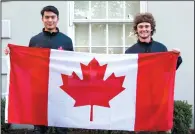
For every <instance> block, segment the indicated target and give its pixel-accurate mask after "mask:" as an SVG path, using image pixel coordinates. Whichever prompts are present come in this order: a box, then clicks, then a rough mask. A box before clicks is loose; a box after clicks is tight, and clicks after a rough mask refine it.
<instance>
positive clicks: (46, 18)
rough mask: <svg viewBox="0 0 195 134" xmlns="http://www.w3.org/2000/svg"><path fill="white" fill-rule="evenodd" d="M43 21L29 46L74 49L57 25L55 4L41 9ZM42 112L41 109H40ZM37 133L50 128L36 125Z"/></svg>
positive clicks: (62, 133)
mask: <svg viewBox="0 0 195 134" xmlns="http://www.w3.org/2000/svg"><path fill="white" fill-rule="evenodd" d="M41 15H42V22H43V24H44V28H43V29H42V32H40V33H38V34H37V35H35V36H33V37H32V38H31V39H30V42H29V47H39V48H50V49H59V50H67V51H73V44H72V40H71V38H69V37H68V36H67V35H65V34H63V33H61V32H60V31H59V28H58V27H57V23H58V21H59V11H58V9H57V8H56V7H54V6H46V7H44V8H43V9H42V10H41ZM9 52H10V50H9V48H8V47H7V48H6V49H5V54H6V55H7V54H9ZM40 112H41V111H40ZM34 128H35V133H36V134H45V133H46V132H47V130H48V127H47V126H39V125H35V126H34ZM55 130H56V133H57V134H66V133H67V129H66V128H60V127H56V128H55Z"/></svg>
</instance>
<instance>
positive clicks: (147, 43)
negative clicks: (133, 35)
mask: <svg viewBox="0 0 195 134" xmlns="http://www.w3.org/2000/svg"><path fill="white" fill-rule="evenodd" d="M153 41H154V40H153V38H151V40H150V42H141V41H140V40H139V39H138V40H137V43H139V44H141V45H151V44H152V42H153Z"/></svg>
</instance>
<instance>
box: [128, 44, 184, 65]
mask: <svg viewBox="0 0 195 134" xmlns="http://www.w3.org/2000/svg"><path fill="white" fill-rule="evenodd" d="M167 51H168V50H167V47H166V46H165V45H163V44H162V43H159V42H157V41H154V40H152V41H151V42H149V43H145V42H140V41H139V40H138V41H137V43H136V44H134V45H133V46H131V47H129V48H128V49H127V50H126V51H125V54H130V53H154V52H167ZM181 63H182V58H181V56H179V57H178V60H177V66H176V69H178V68H179V66H180V65H181Z"/></svg>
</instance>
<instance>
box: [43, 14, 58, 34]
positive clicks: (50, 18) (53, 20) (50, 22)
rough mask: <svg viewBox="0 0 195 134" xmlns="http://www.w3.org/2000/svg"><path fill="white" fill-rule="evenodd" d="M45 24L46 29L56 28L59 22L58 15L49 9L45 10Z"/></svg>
mask: <svg viewBox="0 0 195 134" xmlns="http://www.w3.org/2000/svg"><path fill="white" fill-rule="evenodd" d="M42 21H43V24H44V26H45V29H46V30H49V31H52V30H55V29H56V26H57V23H58V16H57V15H56V14H55V13H53V12H49V11H45V12H44V14H43V17H42Z"/></svg>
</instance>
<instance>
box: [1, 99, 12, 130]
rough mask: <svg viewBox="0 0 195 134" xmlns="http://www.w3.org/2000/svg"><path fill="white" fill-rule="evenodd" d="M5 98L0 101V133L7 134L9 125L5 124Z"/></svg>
mask: <svg viewBox="0 0 195 134" xmlns="http://www.w3.org/2000/svg"><path fill="white" fill-rule="evenodd" d="M5 102H6V100H5V98H3V99H1V132H8V131H9V129H10V126H11V125H10V124H7V123H5Z"/></svg>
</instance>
